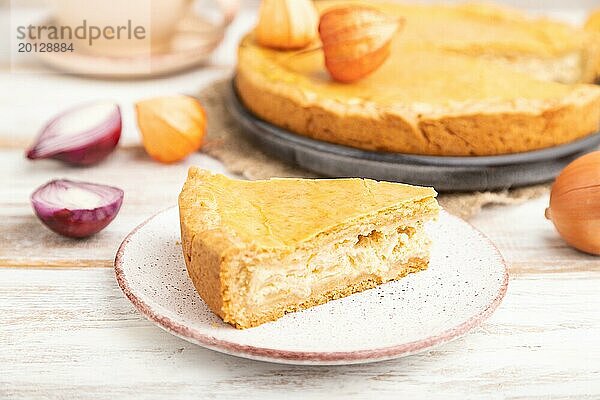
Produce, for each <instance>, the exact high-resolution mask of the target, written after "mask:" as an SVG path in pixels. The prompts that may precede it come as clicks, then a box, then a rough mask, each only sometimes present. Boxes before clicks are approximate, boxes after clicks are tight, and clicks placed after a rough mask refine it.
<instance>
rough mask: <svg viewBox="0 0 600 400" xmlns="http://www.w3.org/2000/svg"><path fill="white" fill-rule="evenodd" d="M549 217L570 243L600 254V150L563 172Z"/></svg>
mask: <svg viewBox="0 0 600 400" xmlns="http://www.w3.org/2000/svg"><path fill="white" fill-rule="evenodd" d="M546 218H547V219H549V220H551V221H552V223H554V226H555V227H556V229H557V230H558V233H559V234H560V235H561V236H562V237H563V239H565V241H566V242H567V243H568V244H569V245H571V246H573V247H575V248H576V249H579V250H581V251H584V252H586V253H590V254H596V255H600V151H595V152H593V153H589V154H586V155H584V156H582V157H580V158H578V159H576V160H575V161H573V162H572V163H571V164H569V165H567V167H566V168H565V169H564V170H563V171H562V172H561V173H560V175H559V176H558V177H557V178H556V181H555V182H554V185H553V186H552V194H551V195H550V207H549V208H548V209H546Z"/></svg>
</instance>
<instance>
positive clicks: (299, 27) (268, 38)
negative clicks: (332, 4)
mask: <svg viewBox="0 0 600 400" xmlns="http://www.w3.org/2000/svg"><path fill="white" fill-rule="evenodd" d="M318 19H319V17H318V13H317V10H316V9H315V6H314V5H313V3H312V1H311V0H263V1H262V3H261V5H260V11H259V18H258V25H257V26H256V29H255V35H256V41H257V42H258V44H260V45H261V46H265V47H272V48H275V49H283V50H289V49H300V48H303V47H306V46H308V45H309V44H310V43H311V42H312V41H313V40H314V39H315V38H316V36H317V24H318Z"/></svg>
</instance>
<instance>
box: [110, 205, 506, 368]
mask: <svg viewBox="0 0 600 400" xmlns="http://www.w3.org/2000/svg"><path fill="white" fill-rule="evenodd" d="M428 228H429V230H430V235H431V236H432V238H433V240H434V246H433V250H432V258H431V263H430V266H429V269H427V270H426V271H422V272H418V273H416V274H411V275H409V276H408V277H406V278H404V279H401V280H399V281H396V282H390V283H387V284H384V285H382V286H379V287H377V288H374V289H371V290H367V291H365V292H362V293H358V294H355V295H352V296H349V297H347V298H344V299H340V300H335V301H331V302H329V303H327V304H324V305H321V306H318V307H314V308H311V309H309V310H305V311H301V312H297V313H292V314H288V315H286V316H285V317H283V318H281V319H280V320H278V321H275V322H271V323H267V324H264V325H261V326H259V327H256V328H252V329H246V330H236V329H234V328H232V327H231V326H229V325H227V324H225V323H223V322H222V321H221V320H220V319H219V318H218V317H217V316H216V315H215V314H213V313H212V312H211V311H210V310H209V309H208V307H207V306H206V305H205V304H204V302H203V301H202V299H201V298H200V297H199V296H198V294H197V293H196V291H195V290H194V286H193V284H192V282H191V280H190V279H189V278H188V275H187V271H186V268H185V263H184V260H183V255H182V252H181V244H180V233H179V214H178V210H177V208H170V209H168V210H166V211H163V212H161V213H159V214H157V215H155V216H154V217H152V218H150V219H149V220H148V221H146V222H145V223H143V224H142V225H140V226H139V227H137V228H136V229H135V230H134V231H133V232H131V233H130V234H129V236H128V237H127V238H126V239H125V241H124V242H123V244H122V245H121V247H120V249H119V251H118V253H117V257H116V260H115V270H116V275H117V281H118V282H119V285H120V286H121V288H122V289H123V292H124V293H125V295H126V296H127V297H128V298H129V300H131V302H132V303H133V304H134V306H135V307H136V308H137V309H138V310H139V311H140V312H141V313H142V314H144V315H145V316H146V317H147V318H148V319H150V320H151V321H153V322H154V323H156V324H157V325H159V326H160V327H161V328H163V329H165V330H167V331H168V332H171V333H173V334H175V335H177V336H179V337H181V338H183V339H185V340H188V341H190V342H193V343H197V344H199V345H201V346H204V347H207V348H209V349H213V350H216V351H220V352H223V353H227V354H232V355H236V356H240V357H246V358H252V359H256V360H262V361H272V362H280V363H289V364H314V365H333V364H352V363H365V362H373V361H380V360H387V359H391V358H397V357H402V356H407V355H410V354H415V353H418V352H420V351H423V350H426V349H429V348H431V347H433V346H437V345H440V344H443V343H446V342H449V341H450V340H452V339H455V338H457V337H459V336H461V335H464V334H465V333H467V332H468V331H469V330H471V329H473V328H474V327H476V326H477V325H479V324H481V322H482V321H483V320H485V319H486V318H487V317H488V316H489V315H490V314H491V313H492V312H493V311H494V310H495V309H496V308H497V307H498V305H499V304H500V302H501V300H502V298H503V296H504V294H505V292H506V288H507V284H508V273H507V269H506V265H505V263H504V260H503V259H502V256H501V255H500V253H499V252H498V250H497V249H496V247H495V246H494V245H493V244H492V243H491V242H490V240H489V239H488V238H486V237H485V236H484V235H483V234H482V233H480V232H479V231H477V230H476V229H474V228H473V227H472V226H471V225H469V224H468V223H466V222H464V221H463V220H461V219H459V218H457V217H454V216H451V215H450V214H448V213H446V212H442V213H441V215H440V218H439V220H438V221H437V222H436V223H432V224H431V225H430V226H429V227H428Z"/></svg>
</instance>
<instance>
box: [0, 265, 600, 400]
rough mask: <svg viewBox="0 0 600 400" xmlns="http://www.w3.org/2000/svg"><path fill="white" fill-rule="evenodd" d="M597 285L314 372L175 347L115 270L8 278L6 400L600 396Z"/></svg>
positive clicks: (16, 272) (588, 282)
mask: <svg viewBox="0 0 600 400" xmlns="http://www.w3.org/2000/svg"><path fill="white" fill-rule="evenodd" d="M598 287H600V273H585V274H584V273H563V274H556V275H528V276H526V277H522V278H519V279H515V280H513V281H511V284H510V287H509V295H508V296H507V298H506V300H505V301H504V303H503V305H502V306H501V308H500V309H499V310H498V311H497V312H496V314H494V315H493V317H492V318H491V319H490V320H489V321H488V322H486V323H485V324H484V325H483V326H482V327H481V328H479V329H477V330H476V331H475V332H474V333H472V334H470V335H468V336H466V337H464V338H463V339H459V340H457V341H455V342H453V343H450V344H448V345H445V346H443V347H440V348H438V349H435V350H432V351H428V352H426V353H423V354H420V355H417V356H413V357H409V358H405V359H400V360H395V361H388V362H383V363H376V364H368V365H356V366H345V367H318V368H317V367H296V366H284V365H277V364H269V363H261V362H254V361H249V360H244V359H240V358H236V357H233V356H227V355H221V354H219V353H215V352H212V351H210V350H205V349H202V348H201V347H198V346H195V345H192V344H189V343H187V342H185V341H183V340H180V339H177V338H175V337H174V336H171V335H170V334H168V333H166V332H164V331H162V330H161V329H159V328H157V327H155V326H153V325H152V324H150V323H149V322H147V321H146V320H144V319H143V318H142V317H140V316H139V314H138V313H137V312H135V310H134V309H133V307H132V306H131V304H129V302H128V301H127V300H126V299H125V298H124V297H123V295H122V294H121V292H120V290H119V288H118V287H117V285H116V284H115V280H114V274H113V271H112V270H110V269H105V268H92V269H87V270H71V269H60V270H35V269H0V300H1V301H0V348H1V349H2V351H1V352H0V398H7V397H8V398H10V397H13V396H14V397H22V398H30V399H36V398H40V399H41V398H46V397H47V395H48V394H51V395H52V397H55V398H74V397H77V398H108V397H112V398H115V397H116V398H130V397H136V398H164V397H168V398H186V397H191V396H195V397H200V398H226V399H238V398H239V399H245V398H248V397H253V396H254V397H259V398H282V395H283V394H285V397H286V398H307V396H309V395H315V397H319V398H347V397H348V396H353V395H362V396H363V397H365V398H366V397H369V398H399V397H403V398H412V397H415V396H418V395H419V394H421V395H423V394H425V393H428V394H429V393H430V394H432V395H434V394H436V393H437V394H442V393H443V395H444V397H443V398H546V396H548V395H550V394H552V395H553V396H555V397H556V398H560V397H567V396H574V397H577V398H585V397H589V398H598V397H599V396H600V346H598V337H600V310H599V308H598V307H597V305H598V304H599V303H600V291H599V290H598Z"/></svg>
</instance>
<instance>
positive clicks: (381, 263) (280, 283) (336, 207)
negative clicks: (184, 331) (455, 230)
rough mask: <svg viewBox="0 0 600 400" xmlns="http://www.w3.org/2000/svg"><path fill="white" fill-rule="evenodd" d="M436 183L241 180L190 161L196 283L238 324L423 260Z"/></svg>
mask: <svg viewBox="0 0 600 400" xmlns="http://www.w3.org/2000/svg"><path fill="white" fill-rule="evenodd" d="M435 196H436V192H435V191H434V190H433V189H432V188H424V187H415V186H409V185H404V184H399V183H388V182H377V181H373V180H367V179H320V180H312V179H270V180H263V181H241V180H233V179H229V178H227V177H225V176H223V175H214V174H212V173H210V172H207V171H203V170H201V169H198V168H191V169H190V171H189V176H188V179H187V182H186V183H185V186H184V188H183V191H182V192H181V194H180V196H179V211H180V218H181V237H182V245H183V252H184V256H185V262H186V264H187V269H188V272H189V275H190V277H191V279H192V281H193V282H194V285H195V287H196V289H197V290H198V293H199V294H200V296H201V297H202V299H203V300H204V301H205V302H206V304H207V305H208V306H209V307H210V308H211V309H212V310H213V311H214V312H215V313H216V314H217V315H219V316H220V317H221V318H222V319H223V320H224V321H225V322H228V323H230V324H231V325H233V326H235V327H236V328H240V329H244V328H250V327H253V326H257V325H260V324H262V323H265V322H268V321H273V320H276V319H278V318H280V317H281V316H283V315H284V314H286V313H289V312H293V311H298V310H302V309H305V308H309V307H312V306H315V305H318V304H323V303H326V302H328V301H330V300H333V299H338V298H340V297H345V296H348V295H351V294H352V293H356V292H361V291H363V290H366V289H370V288H373V287H375V286H377V285H379V284H382V283H384V282H387V281H390V280H394V279H399V278H402V277H403V276H405V275H407V274H408V273H411V272H416V271H419V270H423V269H426V268H427V266H428V262H429V247H430V244H429V240H428V238H427V236H426V234H425V230H424V223H425V222H427V221H428V220H431V219H433V218H435V217H436V215H437V214H438V210H439V207H438V204H437V202H436V200H435Z"/></svg>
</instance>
